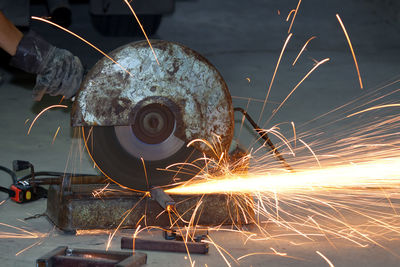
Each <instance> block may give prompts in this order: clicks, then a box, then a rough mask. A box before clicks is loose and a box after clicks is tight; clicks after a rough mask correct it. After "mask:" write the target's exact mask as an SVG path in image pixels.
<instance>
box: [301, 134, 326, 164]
mask: <svg viewBox="0 0 400 267" xmlns="http://www.w3.org/2000/svg"><path fill="white" fill-rule="evenodd" d="M299 141H300V142H302V143H303V145H304V146H305V147H306V148H307V149H308V150H309V151H310V152H311V154H312V155H313V156H314V158H315V160H316V161H317V163H318V166H319V167H320V168H321V167H322V166H321V163H320V162H319V160H318V157H317V155H315V153H314V151H313V150H312V149H311V147H310V146H309V145H308V144H307V143H306V142H304V141H303V140H301V139H299Z"/></svg>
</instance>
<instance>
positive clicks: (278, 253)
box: [270, 247, 287, 256]
mask: <svg viewBox="0 0 400 267" xmlns="http://www.w3.org/2000/svg"><path fill="white" fill-rule="evenodd" d="M270 249H271V250H272V251H273V252H274V253H275V254H276V255H278V256H287V253H285V252H278V251H276V249H274V248H273V247H270Z"/></svg>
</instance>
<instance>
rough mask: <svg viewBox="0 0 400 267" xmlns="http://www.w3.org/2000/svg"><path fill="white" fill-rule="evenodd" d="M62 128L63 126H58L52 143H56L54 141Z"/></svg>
mask: <svg viewBox="0 0 400 267" xmlns="http://www.w3.org/2000/svg"><path fill="white" fill-rule="evenodd" d="M60 128H61V127H60V126H58V128H57V131H56V133H55V134H54V137H53V141H52V142H51V144H52V145H53V144H54V141H56V138H57V135H58V132H59V131H60Z"/></svg>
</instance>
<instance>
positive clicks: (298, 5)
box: [288, 0, 301, 33]
mask: <svg viewBox="0 0 400 267" xmlns="http://www.w3.org/2000/svg"><path fill="white" fill-rule="evenodd" d="M300 4H301V0H299V2H298V3H297V7H296V10H295V12H294V15H293V18H292V22H291V23H290V27H289V30H288V33H290V31H291V30H292V26H293V22H294V19H295V18H296V15H297V12H298V11H299V7H300Z"/></svg>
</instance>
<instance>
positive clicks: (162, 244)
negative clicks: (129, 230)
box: [121, 237, 208, 254]
mask: <svg viewBox="0 0 400 267" xmlns="http://www.w3.org/2000/svg"><path fill="white" fill-rule="evenodd" d="M133 241H135V250H136V249H138V250H148V251H165V252H182V253H189V254H207V253H208V244H207V243H202V242H184V241H173V240H169V241H166V240H151V239H143V238H135V240H133V239H132V238H130V237H122V238H121V248H122V249H132V248H133Z"/></svg>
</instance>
